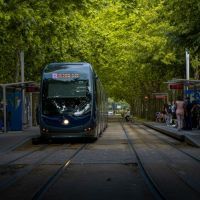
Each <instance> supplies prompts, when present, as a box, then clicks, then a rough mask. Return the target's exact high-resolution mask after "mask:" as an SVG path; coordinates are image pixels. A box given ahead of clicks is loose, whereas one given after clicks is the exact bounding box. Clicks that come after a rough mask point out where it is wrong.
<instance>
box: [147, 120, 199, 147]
mask: <svg viewBox="0 0 200 200" xmlns="http://www.w3.org/2000/svg"><path fill="white" fill-rule="evenodd" d="M143 124H144V125H145V126H148V127H150V128H153V129H155V130H157V131H159V132H162V133H164V134H166V135H168V136H171V137H173V138H175V139H178V140H180V141H185V142H186V143H188V144H190V145H192V146H195V147H200V130H199V129H193V130H192V131H186V130H181V131H177V129H176V128H174V127H172V126H167V125H166V124H165V123H158V122H143Z"/></svg>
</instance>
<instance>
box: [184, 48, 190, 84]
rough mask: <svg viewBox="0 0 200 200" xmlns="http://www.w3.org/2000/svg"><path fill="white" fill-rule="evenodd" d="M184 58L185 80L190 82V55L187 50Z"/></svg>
mask: <svg viewBox="0 0 200 200" xmlns="http://www.w3.org/2000/svg"><path fill="white" fill-rule="evenodd" d="M185 57H186V79H187V80H190V54H189V51H188V50H186V52H185Z"/></svg>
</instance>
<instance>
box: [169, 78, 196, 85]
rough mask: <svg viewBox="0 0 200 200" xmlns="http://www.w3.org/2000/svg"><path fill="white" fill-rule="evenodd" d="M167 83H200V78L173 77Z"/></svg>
mask: <svg viewBox="0 0 200 200" xmlns="http://www.w3.org/2000/svg"><path fill="white" fill-rule="evenodd" d="M165 83H167V84H183V85H199V84H200V80H187V79H172V80H169V81H167V82H165Z"/></svg>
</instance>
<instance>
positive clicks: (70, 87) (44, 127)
mask: <svg viewBox="0 0 200 200" xmlns="http://www.w3.org/2000/svg"><path fill="white" fill-rule="evenodd" d="M38 120H39V125H40V133H41V136H42V138H44V139H48V138H63V137H87V138H88V137H89V138H94V139H97V138H98V137H99V135H100V134H101V133H102V132H103V131H104V129H105V128H106V127H107V97H106V95H105V92H104V90H103V87H102V84H101V82H100V80H99V78H98V77H97V76H96V74H95V72H94V70H93V68H92V66H91V65H90V64H89V63H51V64H49V65H47V66H46V67H45V68H44V69H43V72H42V78H41V89H40V103H39V107H38Z"/></svg>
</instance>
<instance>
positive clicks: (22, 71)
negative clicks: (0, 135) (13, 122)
mask: <svg viewBox="0 0 200 200" xmlns="http://www.w3.org/2000/svg"><path fill="white" fill-rule="evenodd" d="M20 65H21V82H22V83H23V82H24V52H23V51H21V52H20ZM24 102H25V93H24V89H22V129H23V124H24V119H25V116H24V115H25V114H24V113H25V105H24Z"/></svg>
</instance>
